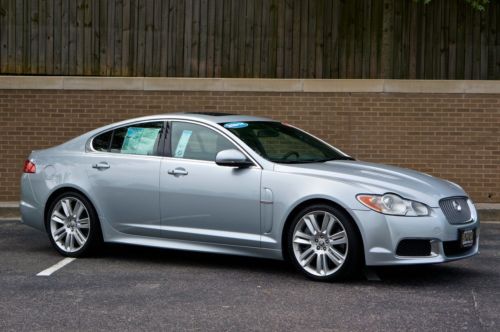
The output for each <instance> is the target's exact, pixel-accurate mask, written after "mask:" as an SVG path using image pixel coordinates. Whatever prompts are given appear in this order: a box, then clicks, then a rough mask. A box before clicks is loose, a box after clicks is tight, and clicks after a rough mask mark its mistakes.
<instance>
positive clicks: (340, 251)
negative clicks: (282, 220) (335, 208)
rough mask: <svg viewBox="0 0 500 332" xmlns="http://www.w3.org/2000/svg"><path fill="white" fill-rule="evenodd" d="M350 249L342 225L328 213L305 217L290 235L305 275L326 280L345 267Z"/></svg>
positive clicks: (310, 214) (321, 212) (315, 212)
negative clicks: (326, 277) (305, 272)
mask: <svg viewBox="0 0 500 332" xmlns="http://www.w3.org/2000/svg"><path fill="white" fill-rule="evenodd" d="M348 249H349V241H348V238H347V233H346V230H345V228H344V225H343V224H342V222H341V221H340V220H339V219H338V218H336V217H335V216H334V215H333V214H331V213H329V212H327V211H313V212H309V213H307V214H305V215H304V216H303V217H302V218H301V219H300V220H299V221H298V223H297V225H296V226H295V229H294V232H293V253H294V255H295V258H296V260H297V262H298V263H299V265H300V266H301V267H302V268H303V269H304V270H305V271H307V272H308V273H310V274H312V275H314V276H318V277H325V276H329V275H332V274H334V273H335V272H336V271H337V270H338V269H340V268H341V267H342V265H343V264H344V262H345V260H346V258H347V254H348Z"/></svg>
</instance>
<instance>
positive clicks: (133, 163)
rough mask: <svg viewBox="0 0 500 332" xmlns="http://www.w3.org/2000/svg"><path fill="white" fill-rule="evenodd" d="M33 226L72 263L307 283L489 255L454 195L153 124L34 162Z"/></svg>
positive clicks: (421, 177)
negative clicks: (188, 256) (276, 266)
mask: <svg viewBox="0 0 500 332" xmlns="http://www.w3.org/2000/svg"><path fill="white" fill-rule="evenodd" d="M21 189H22V197H21V203H20V207H21V213H22V221H23V222H24V223H25V224H27V225H30V226H33V227H35V228H37V229H39V230H41V231H46V232H47V233H48V235H49V238H50V241H51V242H52V245H53V246H54V248H55V249H56V250H57V251H59V252H60V253H61V254H62V255H65V256H72V257H80V256H83V255H87V254H89V253H90V252H92V251H95V250H98V248H100V244H102V243H103V242H115V243H126V244H135V245H144V246H152V247H162V248H172V249H181V250H195V251H202V252H214V253H223V254H235V255H247V256H256V257H266V258H273V259H287V260H289V261H291V262H292V264H293V265H294V266H295V267H296V268H297V269H298V270H299V271H301V272H303V273H304V274H305V275H306V276H308V277H309V278H312V279H315V280H339V279H343V278H347V277H350V276H352V275H353V274H355V273H356V272H358V271H359V269H360V268H361V267H362V266H363V265H371V266H373V265H401V264H424V263H439V262H445V261H451V260H456V259H461V258H465V257H470V256H473V255H475V254H476V253H477V252H478V242H479V220H478V216H477V212H476V209H475V207H474V205H473V203H472V202H471V200H470V199H469V197H468V196H467V194H466V193H465V192H464V191H463V189H462V188H461V187H460V186H458V185H457V184H454V183H452V182H449V181H446V180H441V179H438V178H435V177H432V176H430V175H427V174H424V173H419V172H416V171H412V170H408V169H402V168H398V167H393V166H385V165H379V164H373V163H368V162H362V161H357V160H354V159H353V158H352V157H350V156H348V155H346V154H345V153H343V152H342V151H340V150H339V149H336V148H335V147H333V146H331V145H329V144H327V143H325V142H324V141H322V140H320V139H318V138H316V137H314V136H312V135H310V134H308V133H306V132H304V131H302V130H300V129H298V128H296V127H294V126H291V125H288V124H286V123H281V122H278V121H273V120H271V119H267V118H259V117H251V116H242V115H230V114H222V113H181V114H166V115H158V116H149V117H143V118H138V119H132V120H127V121H123V122H119V123H115V124H111V125H108V126H105V127H102V128H99V129H96V130H93V131H91V132H89V133H86V134H84V135H81V136H79V137H77V138H75V139H72V140H70V141H68V142H66V143H64V144H62V145H59V146H56V147H53V148H50V149H46V150H39V151H33V152H32V153H31V155H30V156H29V159H28V160H26V162H25V165H24V173H23V175H22V179H21Z"/></svg>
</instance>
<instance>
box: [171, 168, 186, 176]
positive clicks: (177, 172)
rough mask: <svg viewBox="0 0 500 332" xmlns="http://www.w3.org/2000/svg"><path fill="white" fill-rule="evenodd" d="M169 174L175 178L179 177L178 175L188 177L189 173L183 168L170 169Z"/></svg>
mask: <svg viewBox="0 0 500 332" xmlns="http://www.w3.org/2000/svg"><path fill="white" fill-rule="evenodd" d="M167 173H168V174H170V175H175V176H177V175H188V171H186V170H185V169H184V168H181V167H179V168H176V169H170V170H168V172H167Z"/></svg>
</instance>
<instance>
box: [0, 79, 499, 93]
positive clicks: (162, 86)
mask: <svg viewBox="0 0 500 332" xmlns="http://www.w3.org/2000/svg"><path fill="white" fill-rule="evenodd" d="M12 89H16V90H130V91H248V92H328V93H335V92H337V93H350V92H352V93H359V92H361V93H458V94H464V93H469V94H481V93H488V94H500V81H485V80H392V79H269V78H267V79H266V78H189V77H99V76H10V75H4V76H2V75H0V90H12Z"/></svg>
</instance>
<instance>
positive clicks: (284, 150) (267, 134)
mask: <svg viewBox="0 0 500 332" xmlns="http://www.w3.org/2000/svg"><path fill="white" fill-rule="evenodd" d="M221 125H222V126H224V128H226V129H228V130H229V131H231V132H232V133H233V134H235V135H236V136H238V138H240V139H241V140H242V141H243V142H245V143H246V144H247V145H248V146H249V147H250V148H252V149H253V150H254V151H255V152H257V153H258V154H260V155H261V156H262V157H264V158H266V159H267V160H270V161H272V162H275V163H285V164H300V163H315V162H325V161H329V160H342V159H344V160H345V159H348V160H352V158H351V157H347V156H345V155H343V154H342V153H340V152H338V151H336V150H334V149H332V148H331V147H330V146H328V145H326V144H325V143H323V142H321V141H319V140H317V139H316V138H314V137H312V136H310V135H308V134H306V133H304V132H303V131H300V130H298V129H296V128H294V127H292V126H288V125H284V124H282V123H279V122H264V121H262V122H261V121H255V122H253V121H252V122H227V123H222V124H221Z"/></svg>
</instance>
